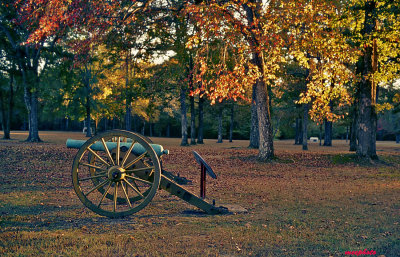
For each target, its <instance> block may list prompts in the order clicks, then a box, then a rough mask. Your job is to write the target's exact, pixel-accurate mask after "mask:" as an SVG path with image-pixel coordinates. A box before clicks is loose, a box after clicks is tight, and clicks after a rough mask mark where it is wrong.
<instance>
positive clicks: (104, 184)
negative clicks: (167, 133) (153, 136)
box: [72, 130, 161, 218]
mask: <svg viewBox="0 0 400 257" xmlns="http://www.w3.org/2000/svg"><path fill="white" fill-rule="evenodd" d="M140 146H141V147H140ZM137 148H139V151H136V149H137ZM160 180H161V167H160V162H159V159H158V156H157V154H156V153H155V151H154V150H153V148H152V147H151V146H150V144H149V143H148V142H147V141H146V140H145V139H144V138H143V137H141V136H140V135H138V134H135V133H132V132H129V131H122V130H114V131H108V132H104V133H102V134H99V135H97V136H94V137H92V138H91V139H89V140H88V141H86V143H85V144H83V146H82V147H81V148H80V149H79V151H78V153H77V154H76V156H75V159H74V163H73V166H72V181H73V185H74V189H75V192H76V194H77V195H78V197H79V199H80V200H81V202H82V203H83V204H84V205H85V206H86V207H88V208H89V209H90V210H92V211H94V212H95V213H97V214H99V215H102V216H107V217H113V218H114V217H115V218H116V217H124V216H128V215H131V214H133V213H136V212H138V211H140V210H141V209H143V208H144V207H146V206H147V205H148V204H149V203H150V201H151V200H152V199H153V197H154V195H155V194H156V192H157V189H158V187H159V185H160Z"/></svg>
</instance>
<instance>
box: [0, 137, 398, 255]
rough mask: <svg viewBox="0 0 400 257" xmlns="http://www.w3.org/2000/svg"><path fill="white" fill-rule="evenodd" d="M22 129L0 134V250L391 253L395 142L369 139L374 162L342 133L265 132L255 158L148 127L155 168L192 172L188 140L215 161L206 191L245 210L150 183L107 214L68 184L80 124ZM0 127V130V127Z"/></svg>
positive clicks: (394, 246) (241, 146)
mask: <svg viewBox="0 0 400 257" xmlns="http://www.w3.org/2000/svg"><path fill="white" fill-rule="evenodd" d="M40 135H41V138H42V140H44V142H43V143H37V144H29V143H26V142H23V141H22V140H24V139H25V138H26V137H27V134H26V133H25V132H14V133H12V137H13V138H14V139H13V140H7V141H6V140H0V185H1V188H0V214H1V218H0V224H1V230H0V256H349V255H345V252H346V251H359V250H364V249H367V250H374V251H375V252H376V255H375V256H386V257H389V256H399V253H400V240H399V235H400V226H399V222H400V218H399V217H400V215H399V214H400V201H399V198H400V197H399V196H400V145H398V144H397V145H396V144H395V143H394V142H378V143H377V151H378V154H379V157H380V161H378V162H376V163H362V162H359V161H357V160H356V159H355V158H354V155H353V154H351V153H349V152H348V151H347V150H348V146H347V144H346V142H344V141H333V144H334V146H333V147H320V146H319V145H318V144H317V143H311V144H310V147H309V148H310V150H309V151H306V152H305V151H302V150H301V147H299V146H294V145H293V141H291V140H290V141H276V142H275V148H276V149H275V150H276V156H277V158H276V159H275V160H274V161H272V162H270V163H259V162H257V159H256V155H257V150H252V149H248V148H247V145H248V142H247V141H235V142H233V143H228V142H227V141H225V142H224V143H222V144H217V143H216V140H205V144H204V145H197V146H190V147H180V146H179V143H180V140H179V139H167V138H152V139H153V141H154V142H155V143H159V144H162V145H164V147H165V148H167V149H169V150H170V154H169V155H168V156H165V157H164V158H163V162H164V167H165V169H166V170H169V171H174V172H175V173H177V172H179V173H180V175H181V176H185V177H187V178H188V179H190V180H193V185H190V186H188V188H189V189H190V190H191V191H193V192H196V193H198V191H199V167H198V165H197V163H196V162H195V160H194V158H193V156H192V153H191V152H192V151H193V150H195V151H197V152H199V153H200V154H201V155H202V156H203V157H204V159H206V160H207V161H208V162H209V163H210V165H211V166H212V167H213V168H214V170H215V171H216V173H217V175H218V179H217V180H211V179H208V181H207V183H208V184H207V196H208V198H209V199H215V200H216V202H217V205H218V204H223V203H227V204H238V205H240V206H242V207H244V208H246V209H247V210H248V213H241V214H232V215H215V216H211V215H206V214H203V213H201V212H199V211H197V210H196V209H195V208H194V207H192V206H190V205H188V204H187V203H185V202H184V201H182V200H180V199H178V198H176V197H174V196H170V195H168V194H167V193H165V192H163V191H159V192H158V193H157V195H156V196H155V198H154V199H153V201H152V202H151V203H150V204H149V205H148V206H147V207H146V208H145V209H143V210H142V211H140V212H139V213H137V214H135V215H132V216H130V217H127V218H123V219H108V218H104V217H101V216H98V215H97V214H95V213H93V212H91V211H89V210H88V209H86V208H85V207H84V206H83V205H82V204H81V202H80V201H79V199H78V197H77V196H76V195H75V192H74V190H73V187H72V182H71V165H72V159H73V157H74V155H75V153H76V152H77V150H75V149H67V148H66V147H65V145H64V143H65V140H66V138H69V137H70V138H75V139H85V137H84V136H83V135H82V133H65V132H47V131H43V132H41V133H40ZM1 136H2V134H0V137H1Z"/></svg>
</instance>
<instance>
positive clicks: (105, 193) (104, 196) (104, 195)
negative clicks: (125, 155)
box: [97, 181, 112, 207]
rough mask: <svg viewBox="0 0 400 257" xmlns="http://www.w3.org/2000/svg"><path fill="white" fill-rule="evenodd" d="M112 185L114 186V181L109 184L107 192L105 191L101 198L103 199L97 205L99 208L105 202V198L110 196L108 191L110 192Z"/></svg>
mask: <svg viewBox="0 0 400 257" xmlns="http://www.w3.org/2000/svg"><path fill="white" fill-rule="evenodd" d="M111 185H112V181H110V183H109V184H108V187H107V190H106V191H104V194H103V196H102V197H101V199H100V201H99V204H98V205H97V207H100V205H101V202H103V200H104V198H106V195H107V194H108V191H109V190H110V187H111Z"/></svg>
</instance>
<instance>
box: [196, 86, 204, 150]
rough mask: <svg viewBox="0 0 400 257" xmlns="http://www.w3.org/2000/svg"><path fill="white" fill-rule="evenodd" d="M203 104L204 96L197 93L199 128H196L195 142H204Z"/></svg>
mask: <svg viewBox="0 0 400 257" xmlns="http://www.w3.org/2000/svg"><path fill="white" fill-rule="evenodd" d="M203 106H204V97H202V96H201V93H200V95H199V128H198V136H197V143H198V144H204V141H203V129H204V128H203V126H204V122H203V119H204V111H203Z"/></svg>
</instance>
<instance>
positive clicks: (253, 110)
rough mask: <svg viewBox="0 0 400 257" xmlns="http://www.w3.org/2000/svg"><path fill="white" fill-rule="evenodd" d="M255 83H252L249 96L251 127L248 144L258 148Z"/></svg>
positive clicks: (250, 146)
mask: <svg viewBox="0 0 400 257" xmlns="http://www.w3.org/2000/svg"><path fill="white" fill-rule="evenodd" d="M256 100H257V84H254V85H253V93H252V96H251V127H250V145H249V148H258V147H259V145H260V136H259V133H258V117H257V102H256Z"/></svg>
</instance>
